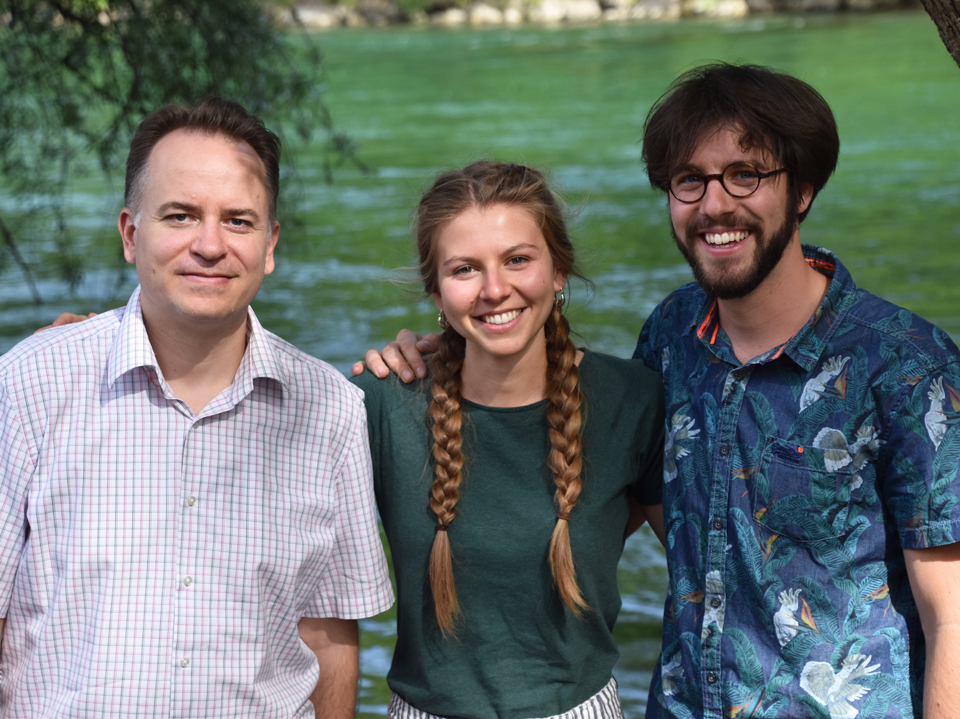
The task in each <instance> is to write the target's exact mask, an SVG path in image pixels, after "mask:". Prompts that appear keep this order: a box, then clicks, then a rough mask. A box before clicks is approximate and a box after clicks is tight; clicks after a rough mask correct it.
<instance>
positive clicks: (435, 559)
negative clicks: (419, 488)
mask: <svg viewBox="0 0 960 719" xmlns="http://www.w3.org/2000/svg"><path fill="white" fill-rule="evenodd" d="M465 345H466V343H465V341H464V339H463V337H461V336H460V335H459V334H457V333H456V332H455V331H453V330H452V329H447V330H446V331H445V332H444V333H443V334H442V335H441V336H440V344H439V347H438V349H437V352H436V354H435V355H433V357H432V358H431V360H430V372H431V374H432V375H433V383H432V386H431V392H432V394H433V401H432V402H431V403H430V418H431V419H432V420H433V459H434V473H435V478H434V480H433V484H432V485H431V486H430V509H431V510H432V511H433V513H434V514H435V515H437V531H436V534H435V535H434V538H433V549H432V550H431V551H430V589H431V590H432V591H433V604H434V607H435V609H436V613H437V624H439V625H440V631H442V632H443V634H444V636H447V635H452V634H455V633H456V632H455V627H456V620H457V617H458V614H459V611H460V604H459V602H458V601H457V590H456V587H455V585H454V581H453V555H452V553H451V550H450V537H449V536H448V534H447V530H448V529H449V528H450V523H451V522H452V521H453V520H454V518H455V517H456V516H457V502H458V501H459V499H460V482H461V480H462V478H463V454H462V453H461V451H460V450H461V447H462V446H463V435H462V434H461V432H460V429H461V426H462V424H463V413H462V411H461V403H460V370H461V368H462V367H463V356H464V349H465Z"/></svg>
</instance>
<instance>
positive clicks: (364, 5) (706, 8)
mask: <svg viewBox="0 0 960 719" xmlns="http://www.w3.org/2000/svg"><path fill="white" fill-rule="evenodd" d="M428 2H429V4H426V5H425V6H424V7H423V9H418V10H413V11H405V10H403V9H402V8H401V6H400V5H398V4H397V2H396V0H344V2H339V3H325V2H317V1H316V0H305V1H304V2H301V3H298V4H296V5H294V6H292V7H286V8H282V9H278V10H277V12H276V16H277V20H278V22H280V23H281V24H283V25H288V26H292V27H296V26H303V27H305V28H306V29H307V30H328V29H332V28H339V27H361V26H373V27H380V26H388V25H397V24H402V23H422V24H432V25H441V26H448V27H456V26H463V25H473V26H483V25H519V24H521V23H538V24H544V25H559V24H564V23H570V24H575V23H581V24H582V23H595V22H604V21H610V22H634V21H648V20H677V19H679V18H682V17H709V18H738V17H745V16H747V15H759V14H766V13H772V12H783V13H808V12H844V11H871V10H892V9H897V8H905V7H916V6H918V4H919V3H918V0H489V1H487V0H475V1H470V0H467V1H466V2H457V1H456V0H428Z"/></svg>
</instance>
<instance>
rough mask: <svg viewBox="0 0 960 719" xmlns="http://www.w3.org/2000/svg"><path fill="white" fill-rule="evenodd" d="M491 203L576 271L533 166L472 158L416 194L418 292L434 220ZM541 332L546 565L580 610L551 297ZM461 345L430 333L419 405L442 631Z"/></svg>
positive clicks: (432, 285)
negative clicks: (431, 346)
mask: <svg viewBox="0 0 960 719" xmlns="http://www.w3.org/2000/svg"><path fill="white" fill-rule="evenodd" d="M497 204H502V205H510V206H514V207H520V208H523V209H524V210H525V211H527V212H528V213H529V214H530V215H531V217H533V218H534V220H535V221H536V222H537V224H538V225H539V227H540V230H541V232H542V233H543V237H544V240H545V241H546V243H547V247H548V249H549V251H550V256H551V259H552V260H553V264H554V268H555V269H557V270H560V271H562V272H564V273H565V274H566V275H567V276H571V275H572V276H575V277H579V278H581V279H583V275H582V274H581V273H580V271H579V270H578V269H577V267H576V262H575V257H574V249H573V244H572V243H571V242H570V237H569V235H568V233H567V229H566V224H565V222H564V219H563V210H562V209H561V206H560V203H559V201H558V200H557V198H556V196H555V195H554V194H553V192H552V191H551V190H550V188H549V187H548V186H547V182H546V179H545V178H544V176H543V174H541V173H540V172H538V171H537V170H534V169H532V168H529V167H525V166H523V165H514V164H509V163H502V162H491V161H480V162H474V163H472V164H470V165H467V166H466V167H464V168H463V169H461V170H455V171H452V172H447V173H444V174H442V175H440V177H438V178H437V180H436V181H435V182H434V184H433V186H432V187H431V188H430V189H429V190H428V191H427V192H426V193H425V194H424V195H423V197H422V199H421V200H420V205H419V207H418V208H417V214H416V220H415V234H416V238H417V250H418V252H419V256H420V264H419V270H420V277H421V279H422V281H423V285H424V289H425V290H426V291H427V293H429V294H433V293H435V292H438V290H439V282H438V267H437V240H438V237H439V235H440V233H441V231H442V230H443V228H444V227H445V226H446V225H447V224H448V223H449V222H451V221H452V220H453V219H454V218H455V217H457V216H458V215H460V214H461V213H462V212H464V211H465V210H467V209H469V208H471V207H476V208H479V209H484V208H486V207H489V206H491V205H497ZM544 334H545V337H546V342H547V348H546V349H547V394H548V400H549V402H548V406H547V422H548V424H549V425H550V443H551V451H550V454H549V456H548V458H547V464H548V466H549V467H550V469H551V470H552V472H553V478H554V484H555V485H556V494H555V500H556V504H557V523H556V525H555V527H554V530H553V536H552V537H551V540H550V555H549V556H550V567H551V569H552V571H553V577H554V581H555V582H556V585H557V591H558V592H559V594H560V597H561V598H562V599H563V602H564V603H565V604H566V606H567V607H569V609H570V611H571V612H572V613H573V614H574V615H575V616H577V617H580V616H582V614H583V612H584V611H585V610H586V609H588V606H587V603H586V601H585V600H584V598H583V595H582V594H581V592H580V588H579V587H578V586H577V578H576V571H575V569H574V565H573V555H572V553H571V549H570V532H569V519H570V513H571V511H572V510H573V509H574V507H575V506H576V504H577V499H578V498H579V496H580V493H581V491H582V489H583V484H582V480H581V476H580V475H581V470H582V466H583V464H582V460H581V454H582V450H583V440H582V435H581V429H582V424H583V417H582V412H581V407H582V405H583V393H582V392H581V390H580V372H579V369H578V368H577V364H576V356H577V349H576V347H575V346H574V344H573V342H572V341H571V340H570V325H569V323H568V322H567V318H566V317H565V316H564V314H563V312H562V311H561V308H560V307H559V306H554V308H553V310H552V312H551V314H550V316H549V317H548V318H547V322H546V324H545V325H544ZM465 349H466V341H465V340H464V338H463V337H462V336H460V335H459V334H458V333H457V332H456V330H454V329H453V327H447V328H446V329H445V330H444V332H443V334H442V335H441V336H440V343H439V348H438V350H437V352H436V353H435V354H434V355H433V356H432V357H431V358H430V373H431V375H432V376H433V383H432V387H431V392H432V395H433V401H432V402H431V404H430V410H429V414H430V418H431V420H432V422H433V459H434V468H435V469H434V472H435V477H434V481H433V485H432V486H431V488H430V509H431V510H432V511H433V513H434V514H436V516H437V532H436V535H435V537H434V542H433V549H432V551H431V554H430V587H431V589H432V591H433V600H434V606H435V608H436V615H437V623H438V624H439V626H440V629H441V631H442V632H443V634H444V635H445V636H450V635H454V634H455V633H456V631H455V628H456V623H457V620H458V617H459V603H458V601H457V592H456V587H455V585H454V577H453V557H452V551H451V546H450V538H449V535H448V529H449V527H450V524H451V523H452V522H453V520H454V519H455V517H456V515H457V510H456V506H457V501H458V500H459V498H460V482H461V480H462V477H463V465H464V456H463V453H462V447H463V436H462V434H461V426H462V422H463V415H462V409H461V406H462V397H461V369H462V368H463V358H464V353H465Z"/></svg>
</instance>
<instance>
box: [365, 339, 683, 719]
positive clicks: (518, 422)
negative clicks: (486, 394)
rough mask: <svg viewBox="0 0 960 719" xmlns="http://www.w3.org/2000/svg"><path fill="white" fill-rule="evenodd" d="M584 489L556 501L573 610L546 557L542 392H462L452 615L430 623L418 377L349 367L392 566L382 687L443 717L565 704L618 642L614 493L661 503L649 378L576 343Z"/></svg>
mask: <svg viewBox="0 0 960 719" xmlns="http://www.w3.org/2000/svg"><path fill="white" fill-rule="evenodd" d="M580 376H581V389H582V391H583V394H584V398H585V401H584V409H583V417H584V425H583V447H584V449H583V459H584V469H583V474H582V477H583V493H582V494H581V495H580V499H579V501H578V503H577V506H576V507H575V509H574V510H573V512H572V513H571V515H570V520H569V521H570V542H571V546H572V549H573V558H574V566H575V569H576V572H577V582H578V584H579V586H580V590H581V592H582V593H583V596H584V598H585V599H586V601H587V603H588V604H589V606H590V607H591V611H590V612H589V613H588V614H586V615H585V616H584V618H583V619H582V620H581V619H577V618H576V617H574V616H573V615H572V614H571V613H570V612H569V611H568V610H567V609H566V608H565V606H564V604H563V602H562V600H561V599H560V597H559V594H558V593H557V591H556V589H555V587H554V582H553V576H552V574H551V571H550V564H549V560H548V557H547V555H548V548H549V545H550V536H551V534H552V532H553V527H554V524H555V523H556V521H557V519H556V515H557V509H556V505H555V503H554V491H555V486H554V483H553V476H552V474H551V473H550V471H549V469H548V468H547V466H546V457H547V455H548V453H549V451H550V439H549V434H548V425H547V421H546V414H545V409H546V404H547V402H546V400H544V401H542V402H538V403H536V404H533V405H529V406H526V407H510V408H497V407H484V406H480V405H477V404H474V403H472V402H467V401H465V402H464V407H463V418H464V421H463V454H464V457H465V466H464V479H463V482H462V484H461V487H460V501H459V502H458V504H457V516H456V519H455V520H454V521H453V522H452V523H451V525H450V530H449V537H450V543H451V548H452V552H453V562H454V579H455V583H456V590H457V596H458V599H459V602H460V609H461V622H460V625H459V629H458V632H457V636H456V638H450V639H445V638H444V637H443V636H442V634H441V633H440V630H439V628H438V627H437V622H436V616H435V614H434V608H433V599H432V595H431V592H430V583H429V579H428V574H427V570H428V565H429V557H430V550H431V547H432V545H433V537H434V533H435V531H436V524H437V520H436V516H435V515H434V514H433V512H431V511H430V507H429V497H430V486H431V484H432V482H433V466H432V461H431V459H430V452H431V438H430V437H431V436H430V424H429V421H428V418H427V409H428V407H429V403H430V388H429V379H428V380H425V381H423V382H419V383H413V384H410V385H405V384H403V383H401V382H399V381H398V380H397V379H396V377H394V376H392V375H391V378H390V379H384V380H378V379H376V378H375V377H374V376H373V375H372V374H370V373H369V372H365V373H364V374H362V375H361V376H360V377H357V378H355V380H354V381H355V383H356V384H357V385H358V386H359V387H360V388H361V389H363V390H364V392H365V394H366V406H367V419H368V426H369V432H370V446H371V450H372V457H373V470H374V484H375V488H376V495H377V505H378V507H379V510H380V517H381V519H382V521H383V525H384V528H385V530H386V533H387V539H388V540H389V542H390V549H391V553H392V556H393V564H394V571H395V575H396V581H397V618H398V620H397V623H398V627H397V646H396V650H395V653H394V657H393V665H392V667H391V669H390V673H389V675H388V683H389V685H390V688H391V689H392V690H393V691H395V692H396V693H397V694H399V695H400V696H401V697H403V698H404V699H405V700H406V701H408V702H409V703H410V704H412V705H414V706H415V707H417V708H418V709H421V710H423V711H426V712H429V713H431V714H436V715H439V716H444V717H470V718H476V719H483V718H486V717H490V719H504V718H512V717H516V718H517V719H521V718H527V717H543V716H550V715H553V714H560V713H562V712H565V711H569V710H570V709H572V708H573V707H575V706H577V705H578V704H581V703H582V702H584V701H586V700H587V699H588V698H590V697H591V696H592V695H594V694H596V693H597V692H598V691H600V689H602V688H603V687H604V686H605V685H606V683H607V682H608V681H609V680H610V673H611V670H612V668H613V666H614V664H615V663H616V661H617V658H618V656H619V653H618V651H617V647H616V644H615V642H614V640H613V636H612V629H613V625H614V622H615V621H616V618H617V614H618V613H619V611H620V594H619V590H618V587H617V562H618V561H619V559H620V555H621V554H622V552H623V541H624V536H623V535H624V529H625V527H626V524H627V517H628V511H629V508H628V495H630V494H632V495H633V496H635V497H636V498H637V499H638V500H639V501H640V503H641V504H659V503H660V501H661V499H660V497H661V482H662V469H661V466H662V458H663V431H664V420H663V390H662V386H661V380H660V377H659V375H657V374H655V373H653V372H651V371H650V370H648V369H647V368H646V367H644V366H643V364H642V363H641V362H639V361H637V360H622V359H617V358H614V357H610V356H607V355H602V354H597V353H594V352H590V351H587V352H585V353H584V357H583V360H582V362H581V364H580Z"/></svg>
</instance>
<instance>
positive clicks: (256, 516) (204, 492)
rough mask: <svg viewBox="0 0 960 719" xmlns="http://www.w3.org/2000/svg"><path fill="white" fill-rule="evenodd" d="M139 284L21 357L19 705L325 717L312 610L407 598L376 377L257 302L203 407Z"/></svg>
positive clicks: (6, 561)
mask: <svg viewBox="0 0 960 719" xmlns="http://www.w3.org/2000/svg"><path fill="white" fill-rule="evenodd" d="M139 296H140V295H139V290H137V291H135V292H134V293H133V296H132V297H131V298H130V301H129V302H128V303H127V306H126V308H124V309H117V310H114V311H112V312H107V313H105V314H102V315H100V316H98V317H96V318H94V319H92V320H88V321H86V322H83V323H81V324H79V325H73V326H70V327H65V328H60V329H56V330H47V331H45V332H42V333H40V334H39V335H35V336H34V337H31V338H29V339H27V340H25V341H24V342H21V343H20V344H19V345H17V347H15V348H14V349H13V350H11V351H10V352H8V353H7V354H5V355H3V356H2V357H0V617H4V616H5V617H6V627H5V630H4V636H3V649H2V656H0V672H2V674H0V717H2V718H3V719H13V718H14V717H17V718H19V717H24V718H26V717H29V719H41V718H43V717H98V718H99V717H164V718H167V717H191V718H193V717H231V719H233V718H239V717H277V718H281V717H282V718H284V719H285V718H287V717H312V716H313V709H312V706H311V705H310V702H309V701H308V696H309V694H310V692H311V691H312V690H313V688H314V686H315V685H316V682H317V678H318V667H317V661H316V658H315V656H314V655H313V653H312V652H311V651H310V650H309V649H308V648H307V646H306V645H305V644H303V643H302V642H301V641H300V639H299V636H298V634H297V622H298V621H299V620H300V619H301V618H303V617H339V618H343V619H356V618H360V617H366V616H370V615H373V614H377V613H378V612H380V611H382V610H384V609H386V608H388V607H389V606H390V605H391V603H392V602H393V593H392V591H391V588H390V582H389V578H388V575H387V566H386V561H385V559H384V555H383V549H382V547H381V544H380V538H379V534H378V531H377V522H376V514H375V509H374V500H373V491H372V480H371V474H370V453H369V449H368V446H367V434H366V421H365V414H364V409H363V401H362V394H361V393H360V391H359V390H357V389H356V388H355V387H353V386H352V385H350V384H349V383H347V382H346V381H345V379H344V378H343V377H341V376H340V374H339V373H338V372H336V371H335V370H334V369H332V368H331V367H330V366H329V365H327V364H325V363H323V362H321V361H319V360H317V359H314V358H313V357H310V356H308V355H306V354H304V353H302V352H300V351H299V350H297V349H296V348H294V347H293V346H291V345H290V344H288V343H286V342H284V341H283V340H281V339H279V338H278V337H276V336H275V335H273V334H271V333H269V332H267V331H265V330H264V329H263V328H262V327H261V326H260V324H259V322H258V321H257V319H256V317H255V316H254V314H253V311H252V310H251V311H250V315H249V316H250V320H249V334H248V343H247V350H246V353H245V355H244V357H243V361H242V363H241V365H240V368H239V370H238V371H237V376H236V378H235V380H234V383H233V384H232V385H231V386H230V387H228V388H227V389H225V390H224V391H223V392H222V393H221V394H220V395H219V396H218V397H217V398H215V399H214V400H213V401H212V402H211V403H210V404H209V405H208V406H207V407H206V408H204V410H203V411H202V412H201V413H200V415H199V416H194V415H193V413H192V412H191V411H190V408H189V407H188V406H187V405H186V404H185V403H184V402H182V401H180V400H178V399H177V398H176V396H175V395H174V394H173V392H172V390H171V389H170V387H169V386H168V385H167V383H166V382H165V381H164V379H163V375H162V373H161V372H160V369H159V367H158V366H157V362H156V358H155V356H154V353H153V350H152V349H151V346H150V343H149V340H148V338H147V334H146V330H145V328H144V326H143V321H142V318H141V315H140V302H139Z"/></svg>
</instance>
